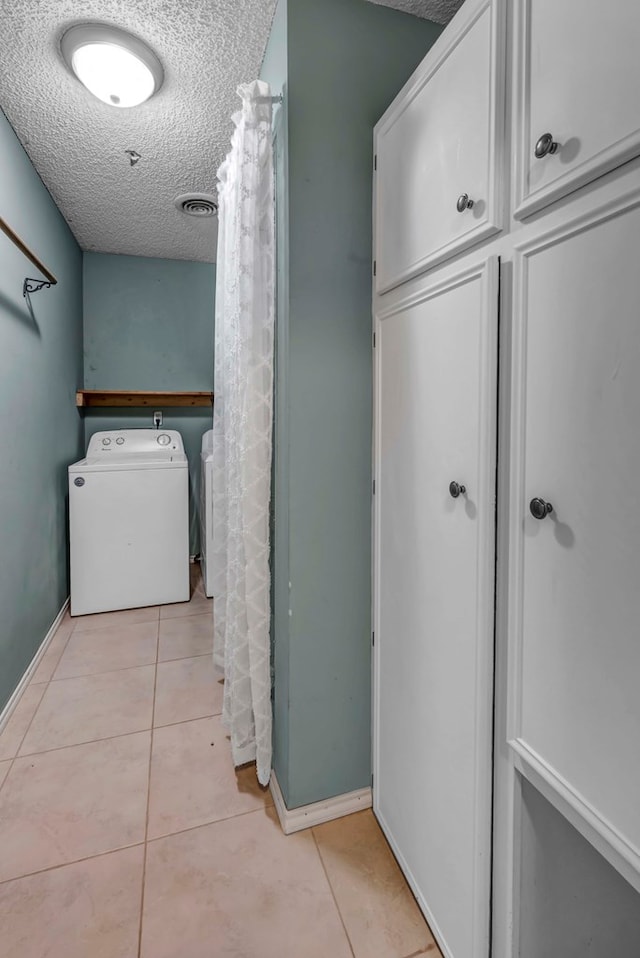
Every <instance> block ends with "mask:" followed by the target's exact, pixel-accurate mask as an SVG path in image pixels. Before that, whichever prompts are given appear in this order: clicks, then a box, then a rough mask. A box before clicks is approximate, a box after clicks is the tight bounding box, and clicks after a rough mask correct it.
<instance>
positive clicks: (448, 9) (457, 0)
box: [369, 0, 464, 23]
mask: <svg viewBox="0 0 640 958" xmlns="http://www.w3.org/2000/svg"><path fill="white" fill-rule="evenodd" d="M369 2H370V3H378V4H380V5H381V6H383V7H393V8H394V10H404V12H405V13H412V14H413V15H414V16H416V17H422V18H423V19H424V20H433V22H434V23H448V22H449V20H450V19H451V17H452V16H453V15H454V13H456V11H458V10H459V9H460V7H461V6H462V4H463V2H464V0H369Z"/></svg>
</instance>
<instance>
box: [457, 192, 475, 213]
mask: <svg viewBox="0 0 640 958" xmlns="http://www.w3.org/2000/svg"><path fill="white" fill-rule="evenodd" d="M472 206H473V200H470V199H469V194H468V193H461V194H460V196H459V197H458V202H457V203H456V209H457V211H458V213H464V211H465V210H470V209H471V207H472Z"/></svg>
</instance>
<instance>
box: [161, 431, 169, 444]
mask: <svg viewBox="0 0 640 958" xmlns="http://www.w3.org/2000/svg"><path fill="white" fill-rule="evenodd" d="M170 443H171V436H168V435H167V434H166V432H161V433H160V435H159V436H158V445H159V446H168V445H169V444H170Z"/></svg>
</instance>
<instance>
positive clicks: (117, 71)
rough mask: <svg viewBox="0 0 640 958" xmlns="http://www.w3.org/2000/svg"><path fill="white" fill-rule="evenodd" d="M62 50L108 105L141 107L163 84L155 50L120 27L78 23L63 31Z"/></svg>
mask: <svg viewBox="0 0 640 958" xmlns="http://www.w3.org/2000/svg"><path fill="white" fill-rule="evenodd" d="M60 49H61V51H62V56H63V58H64V61H65V63H66V64H67V66H68V67H69V69H70V70H71V71H72V72H73V73H74V74H75V75H76V76H77V78H78V79H79V80H80V82H81V83H82V84H83V85H84V86H86V88H87V90H89V92H90V93H93V95H94V96H96V97H97V98H98V99H99V100H102V102H103V103H108V104H109V106H117V107H130V106H138V105H139V104H140V103H144V102H145V100H148V99H149V97H151V96H153V94H154V93H156V92H157V91H158V90H159V89H160V86H161V85H162V80H163V77H164V73H163V70H162V64H161V63H160V60H159V59H158V58H157V56H156V55H155V53H154V52H153V50H151V49H150V48H149V47H148V46H147V45H146V43H143V42H142V40H139V39H138V38H137V37H134V36H132V35H131V34H130V33H126V31H124V30H120V29H119V28H118V27H112V26H109V25H108V24H106V23H77V24H76V25H75V26H73V27H70V28H69V30H67V31H66V33H64V34H63V36H62V39H61V41H60Z"/></svg>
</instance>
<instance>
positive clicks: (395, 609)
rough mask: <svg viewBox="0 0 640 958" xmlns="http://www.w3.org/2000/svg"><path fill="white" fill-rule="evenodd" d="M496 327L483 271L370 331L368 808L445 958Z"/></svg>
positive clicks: (481, 644) (480, 883) (462, 815)
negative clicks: (372, 457) (372, 483)
mask: <svg viewBox="0 0 640 958" xmlns="http://www.w3.org/2000/svg"><path fill="white" fill-rule="evenodd" d="M496 324H497V261H496V260H490V261H489V262H486V263H484V264H481V265H480V266H479V267H477V268H474V269H469V270H467V271H466V272H464V273H460V274H459V275H457V276H456V277H455V278H454V279H452V280H450V281H449V282H447V283H445V284H442V285H439V286H430V287H428V288H426V289H423V291H422V292H420V293H418V294H416V295H415V296H414V297H412V298H411V299H408V300H405V301H404V302H402V303H400V304H398V305H397V306H396V307H394V308H393V309H391V310H389V311H388V312H386V313H383V314H381V315H380V316H379V317H378V320H377V332H376V342H377V346H376V495H375V500H374V503H375V530H376V531H375V561H374V576H375V586H374V588H375V645H374V663H375V665H374V669H375V693H374V695H375V706H374V736H375V739H374V808H375V812H376V814H377V816H378V818H379V821H380V823H381V825H382V828H383V829H384V831H385V834H386V835H387V838H388V839H389V841H390V843H391V845H392V847H393V849H394V851H395V853H396V855H397V857H398V860H399V861H400V863H401V866H402V868H403V870H404V872H405V875H406V876H407V878H408V880H409V882H410V884H411V886H412V888H413V890H414V892H415V894H416V896H417V898H418V901H419V903H420V905H421V907H422V909H423V911H424V913H425V915H426V917H427V920H428V921H429V924H430V925H431V928H432V930H433V933H434V935H435V936H436V938H437V939H438V942H439V944H440V947H441V949H442V951H443V954H444V955H445V956H447V958H487V956H488V941H489V902H490V858H491V727H492V689H493V600H494V574H493V570H494V524H495V523H494V515H495V501H494V495H495V486H494V479H495V411H496V409H495V407H496V339H497V334H496ZM451 482H456V483H458V485H462V486H464V487H465V491H464V492H463V493H462V494H460V495H458V496H457V497H455V498H454V497H453V496H452V495H451V493H450V489H449V485H450V483H451ZM453 491H454V492H455V491H456V490H455V488H454V489H453Z"/></svg>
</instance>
